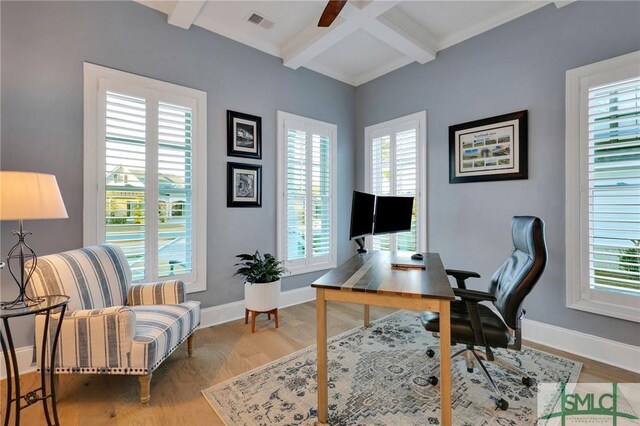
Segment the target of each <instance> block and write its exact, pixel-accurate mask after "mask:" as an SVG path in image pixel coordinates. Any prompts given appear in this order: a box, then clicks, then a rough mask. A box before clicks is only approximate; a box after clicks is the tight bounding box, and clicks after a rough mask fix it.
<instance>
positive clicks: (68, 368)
mask: <svg viewBox="0 0 640 426" xmlns="http://www.w3.org/2000/svg"><path fill="white" fill-rule="evenodd" d="M49 321H51V324H49V330H50V331H51V333H50V336H49V338H48V344H47V355H46V360H49V359H51V357H50V351H51V343H52V340H53V338H54V332H53V330H55V329H56V327H57V324H58V321H60V315H59V314H57V315H51V317H50V319H49ZM44 322H45V316H44V315H36V341H37V342H38V343H40V342H41V341H42V333H43V330H44ZM135 329H136V317H135V314H134V312H133V311H132V310H131V309H130V308H127V307H125V306H113V307H110V308H104V309H91V310H78V311H74V312H71V313H68V314H66V315H65V316H64V317H63V318H62V328H61V329H60V338H59V341H58V349H57V352H56V360H55V363H54V368H55V370H56V372H66V373H80V372H83V373H105V372H109V373H110V374H122V373H123V372H124V371H125V370H126V368H121V367H127V366H128V364H129V352H130V350H131V343H132V341H133V338H134V335H135ZM38 349H39V350H38V351H37V352H36V357H37V361H38V365H40V357H41V356H42V353H41V351H42V347H41V346H40V344H38ZM80 366H81V367H80ZM50 368H51V366H48V369H50Z"/></svg>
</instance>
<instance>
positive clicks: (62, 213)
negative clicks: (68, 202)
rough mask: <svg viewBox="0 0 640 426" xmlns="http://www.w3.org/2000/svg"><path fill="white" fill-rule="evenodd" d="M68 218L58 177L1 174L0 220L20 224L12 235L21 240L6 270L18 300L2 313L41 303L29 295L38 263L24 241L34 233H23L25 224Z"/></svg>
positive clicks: (6, 305) (8, 303)
mask: <svg viewBox="0 0 640 426" xmlns="http://www.w3.org/2000/svg"><path fill="white" fill-rule="evenodd" d="M67 217H68V216H67V210H66V208H65V207H64V201H62V196H61V195H60V189H59V188H58V183H57V181H56V177H55V176H53V175H48V174H43V173H31V172H8V171H7V172H4V171H0V220H1V221H9V220H17V221H18V224H19V227H18V231H13V235H16V236H17V237H18V242H17V243H16V245H14V246H13V247H12V248H11V250H9V254H8V255H7V266H8V269H9V272H10V273H11V276H12V277H13V279H14V280H15V281H16V283H18V287H19V288H20V294H19V295H18V297H16V298H15V299H14V300H12V301H10V302H2V303H1V304H0V308H1V309H20V308H25V307H28V306H33V305H35V304H38V303H40V302H41V300H38V299H32V298H31V297H29V296H28V295H27V294H26V287H27V285H28V284H29V280H30V279H31V275H32V274H33V271H34V270H35V268H36V262H37V260H38V259H37V256H36V254H35V253H34V251H33V250H32V249H31V247H29V246H28V245H27V243H26V242H25V241H24V239H25V237H26V236H27V235H29V234H31V232H29V231H25V230H24V227H23V221H24V220H39V219H64V218H67ZM30 260H31V264H30V266H29V270H28V271H25V264H26V263H27V262H28V261H30ZM12 263H13V264H14V266H13V267H12ZM17 268H20V269H19V271H20V272H19V274H16V271H17Z"/></svg>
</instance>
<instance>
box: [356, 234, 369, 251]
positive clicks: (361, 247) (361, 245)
mask: <svg viewBox="0 0 640 426" xmlns="http://www.w3.org/2000/svg"><path fill="white" fill-rule="evenodd" d="M355 242H356V244H358V253H360V254H362V253H366V252H367V249H366V248H364V237H360V238H356V239H355Z"/></svg>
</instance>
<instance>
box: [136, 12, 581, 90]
mask: <svg viewBox="0 0 640 426" xmlns="http://www.w3.org/2000/svg"><path fill="white" fill-rule="evenodd" d="M135 1H137V2H138V3H141V4H143V5H145V6H148V7H151V8H153V9H156V10H159V11H161V12H163V13H165V14H166V15H167V22H168V24H171V25H176V26H178V27H181V28H184V29H185V30H188V29H189V28H190V27H191V26H192V25H197V26H199V27H202V28H205V29H207V30H209V31H211V32H214V33H217V34H220V35H222V36H225V37H228V38H230V39H233V40H236V41H238V42H240V43H243V44H246V45H248V46H251V47H253V48H255V49H258V50H261V51H263V52H266V53H269V54H271V55H274V56H277V57H279V58H282V63H283V65H284V66H286V67H289V68H293V69H297V68H299V67H305V68H308V69H311V70H314V71H316V72H319V73H321V74H324V75H327V76H329V77H332V78H335V79H337V80H340V81H343V82H345V83H349V84H352V85H354V86H358V85H360V84H363V83H366V82H367V81H370V80H373V79H374V78H376V77H379V76H381V75H383V74H386V73H388V72H391V71H393V70H395V69H397V68H400V67H403V66H405V65H407V64H410V63H412V62H418V63H421V64H424V63H427V62H429V61H432V60H436V57H437V53H438V51H440V50H442V49H445V48H447V47H449V46H452V45H454V44H456V43H460V42H461V41H463V40H466V39H468V38H471V37H474V36H476V35H478V34H480V33H482V32H484V31H488V30H490V29H492V28H495V27H497V26H499V25H501V24H504V23H506V22H509V21H511V20H513V19H516V18H518V17H520V16H522V15H525V14H527V13H529V12H532V11H534V10H536V9H538V8H540V7H542V6H545V5H547V4H549V3H550V2H548V1H387V0H376V1H353V0H352V1H349V2H348V3H347V4H346V6H345V7H344V9H342V12H341V13H340V15H339V16H338V18H337V19H336V20H335V21H334V22H333V24H332V25H331V26H330V27H328V28H318V26H317V23H318V19H319V18H320V15H321V14H322V11H323V10H324V7H325V6H326V1H316V0H308V1H269V0H262V1H214V0H168V1H153V0H135ZM554 3H555V5H556V7H562V6H565V5H566V4H569V3H571V1H563V2H560V1H557V2H554Z"/></svg>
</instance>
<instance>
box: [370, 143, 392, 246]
mask: <svg viewBox="0 0 640 426" xmlns="http://www.w3.org/2000/svg"><path fill="white" fill-rule="evenodd" d="M371 153H372V156H371V157H372V163H371V191H372V192H373V193H374V194H376V195H393V192H392V191H393V185H392V182H393V180H394V177H393V171H392V169H391V161H392V160H391V153H392V143H391V133H389V131H386V132H385V131H382V132H381V134H380V135H379V136H377V137H374V138H373V140H372V141H371ZM373 249H374V250H390V249H391V235H377V236H375V237H373Z"/></svg>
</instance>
